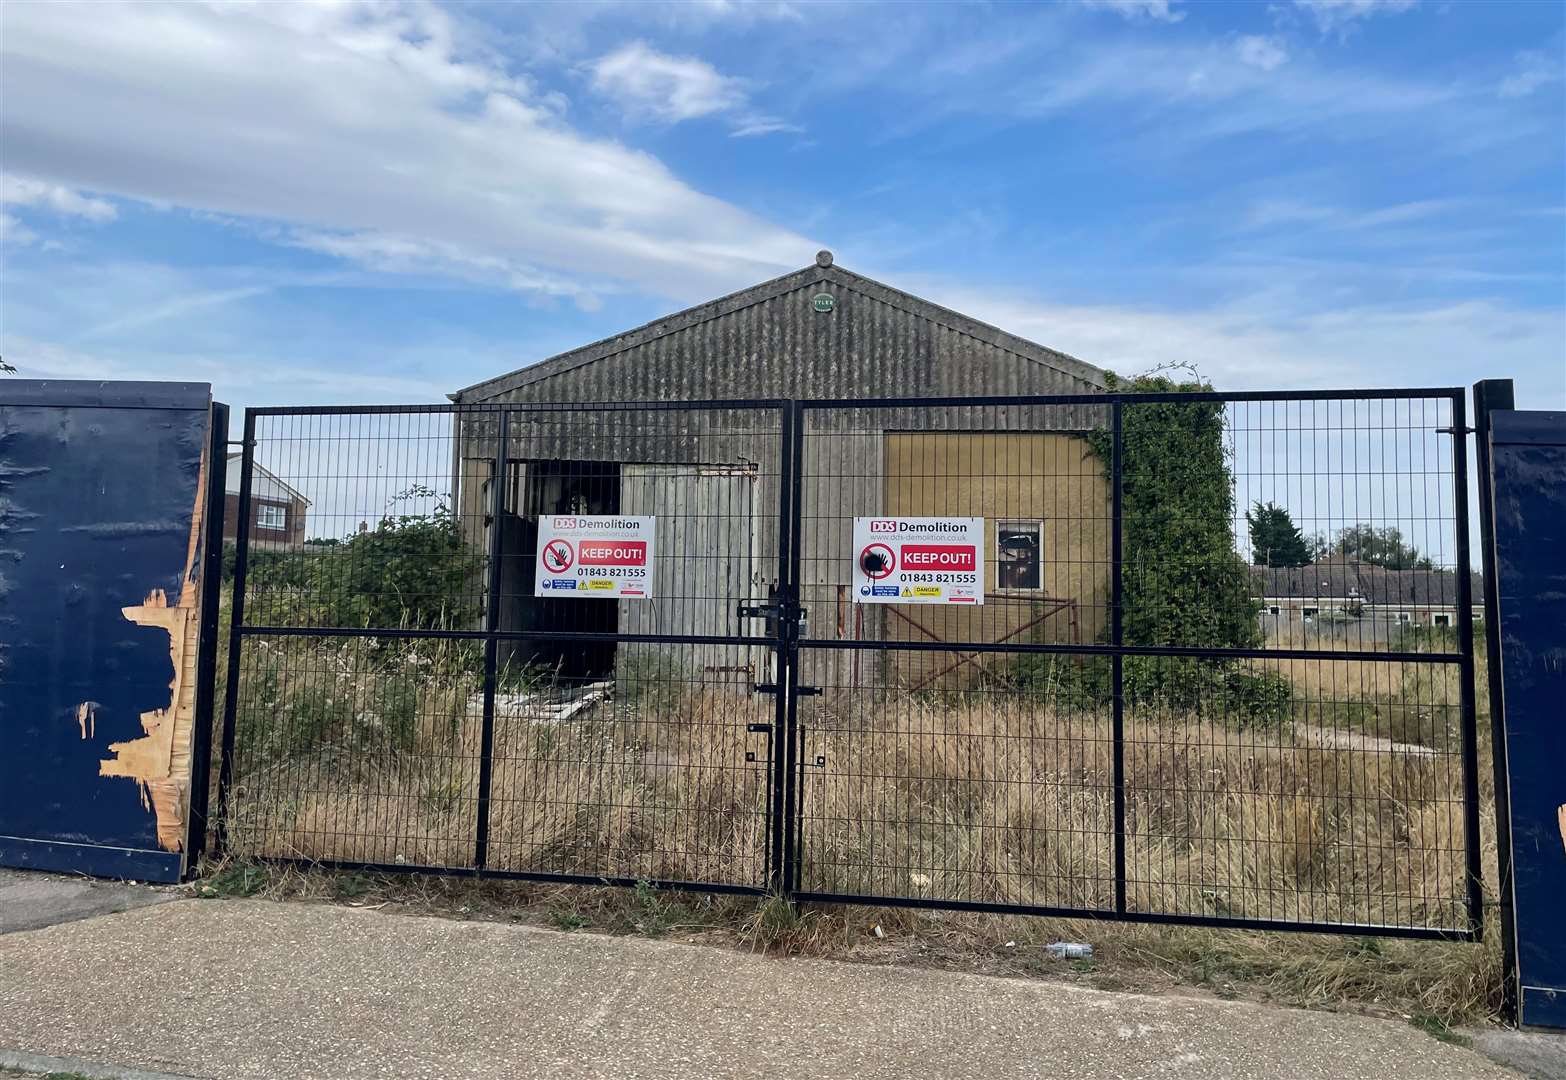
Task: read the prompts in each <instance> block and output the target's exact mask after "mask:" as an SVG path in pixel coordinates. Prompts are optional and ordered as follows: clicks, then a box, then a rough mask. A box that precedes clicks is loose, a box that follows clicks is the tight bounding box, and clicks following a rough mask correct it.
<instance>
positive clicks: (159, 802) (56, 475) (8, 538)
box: [0, 380, 209, 880]
mask: <svg viewBox="0 0 1566 1080" xmlns="http://www.w3.org/2000/svg"><path fill="white" fill-rule="evenodd" d="M208 395H209V388H208V387H206V386H204V385H202V386H192V385H190V384H156V383H131V384H126V383H100V382H87V383H71V382H61V381H52V380H49V381H24V380H9V381H6V382H3V383H0V863H6V864H9V865H23V866H33V867H40V868H50V869H69V870H76V871H81V872H87V873H95V874H103V875H106V876H124V877H141V878H151V879H161V880H173V879H176V878H177V877H178V875H179V872H180V866H181V861H182V860H181V856H180V853H179V847H180V846H181V844H180V842H179V840H177V839H174V830H173V829H172V828H171V827H170V823H169V821H168V820H167V818H168V816H169V813H168V811H169V810H178V809H179V808H178V806H177V805H176V804H177V803H178V802H179V799H180V795H181V793H179V792H177V791H176V789H177V787H178V779H179V778H178V777H173V778H172V779H171V780H167V781H166V782H164V781H160V780H159V779H158V778H157V776H156V773H155V771H149V769H148V767H147V766H146V764H145V762H146V761H147V760H149V759H150V758H152V757H157V756H158V755H159V754H161V755H162V760H163V761H164V762H166V761H167V760H168V756H169V755H168V753H166V752H164V751H163V749H162V744H161V743H160V744H159V746H158V747H152V746H150V745H149V744H148V743H147V742H144V741H141V740H145V739H147V738H149V737H151V736H152V735H153V731H152V730H151V729H149V728H148V726H147V725H146V724H145V723H144V721H143V717H144V715H145V714H156V713H158V711H159V710H170V712H171V713H172V710H173V706H174V705H175V704H176V703H175V702H174V701H173V700H172V697H171V684H172V683H173V682H174V681H175V656H176V655H177V653H178V651H179V649H178V647H177V646H176V645H175V643H174V636H175V632H176V631H175V621H174V620H175V618H176V617H173V616H170V615H168V614H167V613H166V611H165V610H164V609H179V608H180V607H181V606H182V600H183V601H184V602H185V603H186V604H187V605H188V602H189V600H190V597H191V595H193V590H195V589H196V588H197V582H196V580H195V578H194V577H193V576H192V574H193V573H195V572H197V569H196V568H197V567H198V566H199V560H192V558H191V555H192V551H193V550H194V544H193V528H194V523H195V522H196V520H197V519H196V506H197V500H198V494H199V492H200V488H201V468H202V454H203V450H204V448H205V446H206V439H207V430H208V422H209V409H208V401H209V396H208ZM127 609H132V610H130V611H127ZM177 618H179V619H183V618H184V615H183V614H182V613H181V614H180V615H179V616H177ZM172 722H173V721H172V717H170V718H169V719H168V720H167V721H166V723H169V724H172ZM155 723H156V721H155ZM161 738H162V739H163V742H165V743H166V742H168V741H169V735H168V732H167V731H164V732H162V735H161ZM154 750H156V751H157V753H151V752H150V751H154ZM165 775H166V770H165ZM147 777H151V781H150V782H149V780H148V779H147ZM160 816H161V817H162V818H163V819H164V820H162V821H160ZM160 824H161V825H162V826H163V827H162V829H161V830H160Z"/></svg>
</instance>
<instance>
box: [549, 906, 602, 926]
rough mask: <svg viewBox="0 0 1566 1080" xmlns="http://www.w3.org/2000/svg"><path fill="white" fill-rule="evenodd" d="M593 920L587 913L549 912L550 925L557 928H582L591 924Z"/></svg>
mask: <svg viewBox="0 0 1566 1080" xmlns="http://www.w3.org/2000/svg"><path fill="white" fill-rule="evenodd" d="M591 923H592V920H591V919H589V918H588V917H587V916H586V915H581V914H578V913H577V912H575V911H559V910H557V911H551V912H550V913H549V925H550V926H553V927H554V928H555V929H556V930H580V929H582V927H584V926H589V925H591Z"/></svg>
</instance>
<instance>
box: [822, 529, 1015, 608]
mask: <svg viewBox="0 0 1566 1080" xmlns="http://www.w3.org/2000/svg"><path fill="white" fill-rule="evenodd" d="M853 557H854V602H855V603H856V604H982V603H984V519H983V518H970V517H963V518H939V517H905V518H868V517H861V518H855V519H854V551H853Z"/></svg>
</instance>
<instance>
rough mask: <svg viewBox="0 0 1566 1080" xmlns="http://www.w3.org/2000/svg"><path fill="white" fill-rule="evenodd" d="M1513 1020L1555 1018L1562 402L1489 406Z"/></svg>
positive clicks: (1565, 673)
mask: <svg viewBox="0 0 1566 1080" xmlns="http://www.w3.org/2000/svg"><path fill="white" fill-rule="evenodd" d="M1490 443H1491V448H1492V455H1493V461H1494V465H1493V469H1494V478H1495V539H1496V555H1497V567H1498V577H1499V581H1498V582H1497V587H1498V588H1499V590H1500V592H1499V596H1500V602H1501V625H1500V633H1501V649H1502V655H1503V660H1502V667H1503V670H1504V687H1505V698H1506V745H1507V752H1508V760H1509V764H1510V773H1511V808H1512V858H1513V880H1514V883H1515V886H1514V888H1515V891H1514V896H1515V904H1516V923H1517V973H1518V983H1519V986H1520V994H1519V1019H1520V1021H1521V1022H1522V1023H1524V1024H1530V1025H1538V1026H1546V1027H1566V413H1559V412H1504V411H1503V412H1496V413H1494V414H1492V416H1491V438H1490Z"/></svg>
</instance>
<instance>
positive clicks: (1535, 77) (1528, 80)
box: [1496, 51, 1566, 98]
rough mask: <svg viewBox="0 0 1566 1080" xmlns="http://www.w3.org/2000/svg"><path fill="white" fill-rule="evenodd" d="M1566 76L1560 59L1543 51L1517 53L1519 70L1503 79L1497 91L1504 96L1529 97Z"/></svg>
mask: <svg viewBox="0 0 1566 1080" xmlns="http://www.w3.org/2000/svg"><path fill="white" fill-rule="evenodd" d="M1563 77H1566V72H1563V71H1562V69H1561V64H1560V61H1559V60H1553V59H1551V58H1550V57H1549V56H1547V55H1546V54H1544V53H1542V52H1532V51H1529V52H1521V53H1518V54H1517V71H1516V72H1515V73H1514V74H1512V75H1510V76H1508V77H1507V78H1505V79H1502V80H1501V85H1500V86H1499V87H1497V88H1496V93H1498V94H1500V95H1501V97H1503V98H1520V97H1527V96H1528V95H1529V94H1531V93H1533V92H1534V91H1535V90H1538V89H1539V88H1540V87H1544V86H1548V85H1549V84H1550V83H1554V82H1560V81H1561V79H1562V78H1563Z"/></svg>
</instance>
